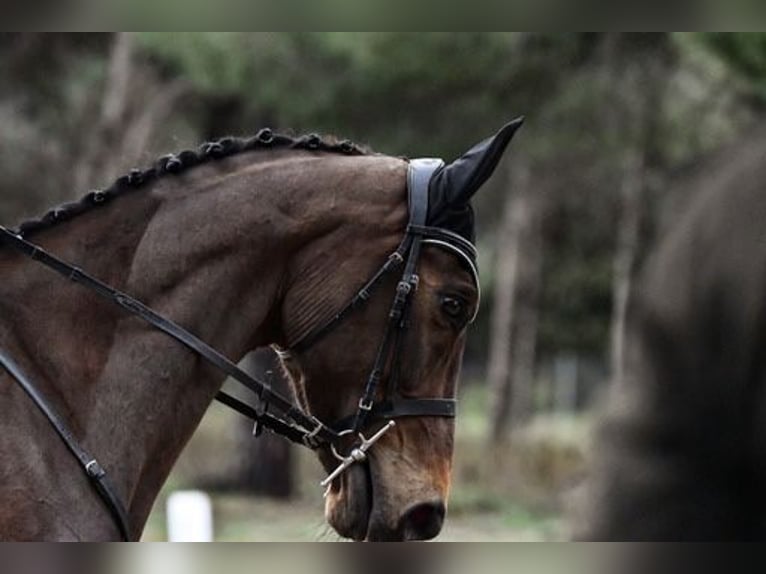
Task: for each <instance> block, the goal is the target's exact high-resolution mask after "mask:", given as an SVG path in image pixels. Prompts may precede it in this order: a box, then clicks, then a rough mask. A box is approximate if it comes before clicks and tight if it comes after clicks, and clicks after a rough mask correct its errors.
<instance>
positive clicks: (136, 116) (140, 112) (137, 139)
mask: <svg viewBox="0 0 766 574" xmlns="http://www.w3.org/2000/svg"><path fill="white" fill-rule="evenodd" d="M135 51H136V50H135V38H134V37H133V35H132V34H131V33H129V32H119V33H117V34H115V35H114V39H113V41H112V46H111V49H110V55H109V63H108V71H107V76H106V80H105V84H104V89H103V95H102V99H101V111H100V115H99V119H98V122H97V123H96V124H95V126H93V128H92V131H91V132H90V133H89V134H87V138H88V141H87V144H86V146H85V151H84V153H83V154H82V157H81V158H80V159H79V161H78V163H77V169H76V171H75V181H74V188H75V189H77V190H84V189H87V188H90V187H93V186H99V185H101V186H103V185H107V184H108V183H109V180H110V179H113V178H115V177H117V175H118V174H119V173H121V172H124V171H127V169H129V167H130V164H132V163H133V162H136V161H137V160H138V158H139V157H140V156H141V153H142V152H143V151H145V150H146V148H147V146H148V145H149V142H150V140H151V137H152V135H153V134H154V131H155V129H157V127H158V126H161V125H162V122H163V121H164V120H165V119H166V118H167V117H168V116H169V115H170V114H171V112H172V110H173V107H174V106H175V105H176V104H177V103H178V101H179V100H180V99H181V98H183V97H184V96H185V95H187V93H189V92H190V89H191V87H190V86H189V84H188V82H187V81H186V80H184V79H182V78H176V79H174V80H172V81H169V82H165V81H160V80H158V79H157V78H156V77H154V75H153V73H152V72H150V71H149V70H148V69H145V68H144V67H142V66H140V65H138V64H137V63H136V57H135Z"/></svg>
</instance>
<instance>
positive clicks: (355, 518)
mask: <svg viewBox="0 0 766 574" xmlns="http://www.w3.org/2000/svg"><path fill="white" fill-rule="evenodd" d="M340 481H341V485H340V489H339V490H335V489H333V490H331V491H330V494H329V495H328V497H327V502H326V506H325V514H326V516H327V522H328V523H329V524H330V526H332V527H333V528H334V529H335V531H336V532H337V533H338V534H340V535H341V536H342V537H344V538H350V539H351V540H354V541H356V542H362V541H364V540H365V539H366V538H367V531H368V528H369V522H370V516H371V514H372V500H373V499H372V496H373V492H372V479H371V476H370V466H369V464H368V463H366V462H365V463H362V464H355V465H353V466H352V467H351V468H349V469H348V470H347V471H346V473H345V474H344V475H343V476H342V477H341V479H340Z"/></svg>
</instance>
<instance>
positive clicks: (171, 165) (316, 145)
mask: <svg viewBox="0 0 766 574" xmlns="http://www.w3.org/2000/svg"><path fill="white" fill-rule="evenodd" d="M275 149H295V150H307V151H318V152H329V153H336V154H344V155H368V154H369V153H371V152H370V150H368V149H366V148H363V147H361V146H359V145H357V144H355V143H353V142H351V141H349V140H342V141H341V140H337V139H335V138H322V137H320V136H319V135H317V134H309V135H304V136H300V137H293V136H289V135H285V134H278V133H275V132H273V131H272V130H271V129H269V128H264V129H262V130H260V131H259V132H258V133H257V134H256V135H254V136H252V137H249V138H237V137H225V138H222V139H219V140H216V141H212V142H206V143H204V144H202V145H201V146H200V147H199V148H198V149H197V150H196V151H194V150H186V151H182V152H180V153H178V154H169V155H165V156H162V157H161V158H159V159H158V160H157V161H156V162H155V163H154V165H152V166H151V167H149V168H148V169H144V170H141V169H134V170H132V171H131V172H130V173H128V174H127V175H123V176H121V177H118V178H117V180H116V181H115V182H114V183H113V184H112V185H111V186H110V187H108V188H106V189H103V190H96V191H91V192H90V193H88V194H87V195H86V196H85V197H84V198H82V199H81V200H80V201H77V202H73V203H67V204H64V205H61V206H59V207H56V208H54V209H52V210H50V211H49V212H48V213H46V214H45V215H44V216H42V217H40V218H39V219H33V220H30V221H26V222H24V223H22V224H21V225H20V226H19V228H18V230H17V233H18V234H19V235H21V236H28V235H30V234H32V233H35V232H38V231H43V230H45V229H49V228H51V227H53V226H54V225H56V224H57V223H61V222H63V221H69V220H70V219H73V218H75V217H77V216H78V215H80V214H82V213H85V212H88V211H91V210H92V209H94V208H95V207H98V206H101V205H104V204H106V203H109V202H110V201H112V200H113V199H115V198H117V197H119V196H121V195H123V194H126V193H128V192H130V191H133V190H136V189H140V188H143V187H145V186H147V185H149V184H150V183H153V182H155V181H156V180H158V179H160V178H162V177H165V176H168V175H179V174H181V173H185V172H186V171H188V170H189V169H191V168H193V167H196V166H198V165H202V164H205V163H209V162H212V161H216V160H220V159H223V158H227V157H230V156H233V155H237V154H240V153H243V152H248V151H256V150H275Z"/></svg>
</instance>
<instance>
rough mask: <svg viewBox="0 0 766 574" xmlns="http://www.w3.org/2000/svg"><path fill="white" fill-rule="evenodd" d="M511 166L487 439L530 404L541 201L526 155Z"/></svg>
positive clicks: (503, 431)
mask: <svg viewBox="0 0 766 574" xmlns="http://www.w3.org/2000/svg"><path fill="white" fill-rule="evenodd" d="M509 170H510V175H509V180H510V186H511V189H512V190H513V191H512V193H511V195H509V197H508V199H507V201H506V205H505V210H504V215H503V221H502V223H501V227H500V230H499V233H498V242H497V245H498V247H497V261H496V271H495V272H496V278H495V288H494V289H495V300H494V307H493V312H492V324H491V342H490V354H489V367H488V378H489V386H490V393H491V399H490V404H491V413H490V436H489V438H490V440H491V441H498V440H503V439H504V438H505V437H506V435H507V433H508V430H509V428H510V427H511V426H512V425H513V426H517V425H521V424H523V423H524V422H525V421H526V420H528V418H529V416H530V415H531V412H532V409H533V403H534V400H533V399H534V378H535V377H534V371H535V355H536V344H537V326H538V298H539V291H540V274H541V269H542V265H541V257H542V221H541V210H542V201H541V197H540V195H539V194H536V193H535V192H534V191H533V190H532V189H530V185H529V179H530V167H529V164H528V163H527V161H526V160H525V159H524V158H520V157H517V158H516V161H515V162H513V165H512V167H510V168H509Z"/></svg>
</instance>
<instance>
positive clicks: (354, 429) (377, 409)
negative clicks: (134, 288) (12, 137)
mask: <svg viewBox="0 0 766 574" xmlns="http://www.w3.org/2000/svg"><path fill="white" fill-rule="evenodd" d="M443 165H444V163H443V162H442V161H441V160H435V159H417V160H411V161H410V164H409V168H408V176H407V189H408V198H409V224H408V226H407V230H406V232H405V235H404V238H403V239H402V241H401V243H400V244H399V247H398V248H397V249H396V251H395V252H394V253H392V254H391V255H390V256H389V257H388V259H387V261H386V262H385V263H384V264H383V266H382V267H381V268H380V269H379V270H378V271H377V272H376V273H375V274H374V275H373V276H372V278H371V279H369V280H368V281H367V283H366V284H365V285H364V286H363V287H362V288H361V289H360V290H359V291H358V292H357V294H356V295H355V296H354V297H353V298H352V299H351V301H349V302H348V304H346V306H344V307H343V308H342V309H341V310H340V311H339V312H337V313H336V314H335V315H334V316H333V317H332V318H330V319H329V320H328V321H327V322H325V323H323V324H321V325H320V326H318V327H317V328H315V329H314V330H312V331H310V332H309V333H308V334H307V335H306V336H304V337H303V338H302V339H300V340H299V341H297V342H296V343H294V344H293V345H292V347H291V349H289V350H287V351H283V353H288V354H289V352H290V351H303V350H306V349H308V348H309V347H311V346H312V345H314V344H315V343H317V342H318V341H319V340H320V339H322V338H323V337H324V336H325V335H327V334H328V333H329V332H331V331H332V330H333V329H334V328H335V327H337V326H338V325H339V324H340V323H341V322H342V321H343V320H344V319H345V318H346V317H347V316H348V315H349V314H350V313H352V312H353V311H354V310H356V309H359V308H360V307H362V306H363V305H365V304H366V303H367V301H369V300H370V298H371V296H372V293H373V291H374V290H375V288H376V287H377V286H378V285H379V284H380V283H381V282H382V280H383V279H384V278H385V277H387V276H388V275H389V274H390V273H392V272H393V271H394V270H395V269H398V268H400V267H401V266H402V265H404V269H403V272H402V276H401V279H400V281H399V283H398V284H397V288H396V295H395V296H394V300H393V303H392V305H391V310H390V313H389V320H388V324H387V328H386V332H385V336H384V338H383V341H382V343H381V345H380V347H379V349H378V353H377V355H376V359H375V363H374V365H373V368H372V371H371V372H370V375H369V377H368V379H367V382H366V385H365V388H364V393H363V395H362V397H361V399H360V400H359V404H358V408H357V411H356V413H355V414H353V415H352V416H349V417H346V418H344V419H342V420H341V421H338V422H336V423H335V424H332V425H326V424H324V423H323V422H322V421H320V420H319V419H317V418H316V417H315V416H313V415H311V414H310V413H307V412H304V411H303V410H301V409H300V408H299V407H298V406H296V405H295V404H294V403H293V402H292V401H291V400H290V399H288V398H287V397H284V396H283V395H281V394H280V393H278V392H276V391H274V390H273V389H272V388H271V386H270V385H269V384H268V383H266V382H264V381H262V380H259V379H258V378H256V377H253V376H252V375H250V374H248V373H247V372H245V371H244V370H242V369H241V368H240V367H238V366H237V365H236V364H235V363H234V362H232V361H231V360H230V359H228V358H227V357H225V356H224V355H222V354H221V353H220V352H218V351H216V350H215V349H213V348H212V347H211V346H209V345H208V344H206V343H205V342H204V341H202V340H201V339H199V338H198V337H196V336H195V335H193V334H192V333H190V332H189V331H187V330H186V329H184V328H183V327H181V326H180V325H178V324H176V323H175V322H173V321H171V320H170V319H168V318H166V317H163V316H162V315H160V314H158V313H157V312H155V311H153V310H152V309H151V308H149V307H147V306H146V305H144V304H143V303H141V302H140V301H138V300H136V299H134V298H133V297H131V296H129V295H127V294H126V293H123V292H121V291H119V290H117V289H114V288H113V287H111V286H109V285H107V284H105V283H103V282H102V281H100V280H98V279H96V278H94V277H92V276H91V275H89V274H87V273H86V272H84V271H83V270H82V269H80V268H79V267H76V266H73V265H70V264H69V263H66V262H64V261H62V260H61V259H59V258H57V257H56V256H54V255H52V254H50V253H48V252H47V251H45V250H44V249H42V248H41V247H39V246H37V245H35V244H34V243H31V242H29V241H27V240H26V239H24V237H23V236H22V235H20V234H17V233H14V232H13V231H11V230H9V229H6V228H5V227H3V226H0V244H4V245H7V246H9V247H12V248H13V249H15V250H17V251H18V252H20V253H22V254H23V255H25V256H27V257H29V258H30V259H32V260H34V261H37V262H38V263H40V264H41V265H44V266H46V267H48V268H49V269H51V270H52V271H55V272H56V273H58V274H59V275H62V276H63V277H65V278H67V279H69V280H70V281H72V282H74V283H77V284H79V285H81V286H83V287H85V288H87V289H89V290H91V291H93V292H95V293H96V294H98V295H99V296H101V297H102V298H104V299H106V300H108V301H111V302H112V303H114V304H116V305H118V306H119V307H121V308H122V309H123V310H124V311H126V312H127V313H129V314H131V315H134V316H136V317H138V318H140V319H142V320H143V321H145V322H146V323H148V324H150V325H151V326H153V327H154V328H156V329H158V330H160V331H162V332H163V333H165V334H166V335H168V336H170V337H172V338H173V339H175V340H176V341H178V342H179V343H181V344H183V345H184V346H186V347H187V348H189V349H190V350H192V351H193V352H195V353H196V354H198V355H199V356H200V357H202V358H203V359H205V360H206V361H207V362H208V363H210V364H212V365H213V366H215V367H216V368H217V369H218V370H220V371H222V372H223V373H225V374H226V375H227V376H228V377H230V378H231V379H233V380H234V381H236V382H238V383H240V384H241V385H243V386H244V387H246V388H247V389H249V390H250V391H251V392H252V393H254V394H255V396H256V398H257V403H258V404H257V406H255V407H254V406H251V405H249V404H247V403H245V402H243V401H240V400H239V399H237V398H235V397H233V396H231V395H229V394H226V393H224V392H219V393H218V394H217V396H216V399H217V400H218V401H219V402H221V403H222V404H224V405H226V406H228V407H230V408H232V409H233V410H235V411H237V412H239V413H240V414H242V415H244V416H246V417H248V418H250V419H251V420H253V421H255V428H254V434H255V435H256V436H258V435H260V434H261V433H262V431H263V429H267V430H269V431H271V432H273V433H275V434H278V435H280V436H283V437H284V438H286V439H288V440H290V441H291V442H294V443H296V444H299V445H301V446H305V447H307V448H310V449H312V450H317V449H321V448H330V449H331V452H332V453H333V454H334V455H335V456H336V457H337V458H338V460H339V461H340V465H339V467H338V468H337V469H336V470H335V471H334V472H333V473H332V474H331V475H330V476H329V477H328V478H327V479H325V480H324V481H323V482H322V485H323V486H328V487H329V485H330V484H331V483H332V481H333V480H334V479H335V478H337V477H338V476H340V475H341V474H342V473H343V472H345V470H346V469H348V468H349V467H350V466H352V465H353V464H355V463H357V462H361V461H363V460H365V459H366V452H367V451H368V450H369V449H370V448H371V447H372V446H373V445H374V444H375V442H377V440H379V439H380V438H381V437H382V436H383V435H384V434H385V432H387V431H388V430H389V429H391V428H392V427H393V426H394V425H395V422H394V419H397V418H403V417H445V418H454V417H455V415H456V403H457V401H456V399H454V398H416V399H409V398H407V399H405V398H402V397H401V396H399V395H398V393H397V390H398V389H397V387H398V380H399V371H398V370H397V371H396V372H394V373H393V374H392V375H391V376H389V381H388V385H387V388H386V389H384V390H383V391H384V392H383V393H382V394H383V397H384V400H383V401H380V402H376V397H377V396H378V395H379V394H381V393H380V390H381V389H380V387H381V381H382V379H383V375H384V371H385V369H386V366H387V365H388V364H389V362H391V363H392V364H393V365H394V366H395V367H396V366H398V365H397V363H398V357H399V353H400V351H401V345H402V342H403V333H404V332H405V331H406V328H407V314H408V310H409V303H410V302H411V299H412V296H413V294H414V293H415V291H416V289H417V287H418V275H417V265H418V261H419V259H420V253H421V249H422V247H423V245H424V244H433V245H436V246H438V247H440V248H442V249H446V250H448V251H450V252H451V253H453V254H455V255H457V256H458V257H459V258H460V259H461V261H463V262H464V263H465V265H466V267H467V268H468V269H469V270H470V271H471V273H472V275H473V278H474V281H475V283H476V286H477V288H478V286H479V279H478V273H477V271H476V249H475V247H474V246H473V245H472V244H471V243H470V242H468V241H467V240H465V239H464V238H463V237H461V236H459V235H457V234H455V233H452V232H451V231H448V230H446V229H442V228H435V227H428V226H427V225H426V219H427V215H428V197H429V194H428V190H429V184H430V181H431V178H432V177H433V175H434V174H435V173H436V172H437V171H438V170H439V169H441V168H442V167H443ZM0 366H2V367H3V368H4V369H5V370H6V371H7V372H8V373H9V374H10V375H11V376H12V377H13V378H14V379H15V380H16V381H17V382H18V383H19V385H20V386H21V387H22V389H23V390H24V392H25V393H26V394H27V395H28V396H29V397H30V399H31V400H32V401H33V402H34V403H35V405H36V406H37V407H38V408H39V409H40V411H41V412H42V413H43V414H44V415H45V416H46V418H47V419H48V420H49V421H50V423H51V425H52V426H53V427H54V429H55V431H56V432H57V434H58V435H59V436H60V437H61V439H62V440H63V441H64V443H65V445H66V446H67V448H68V449H69V451H70V452H71V453H72V454H73V455H74V456H75V458H77V460H78V461H79V463H80V465H81V467H82V469H83V471H84V472H85V474H86V476H87V477H88V479H89V480H90V481H91V483H92V485H93V486H94V488H95V490H96V492H97V493H98V494H99V496H100V497H101V499H102V500H103V502H104V504H105V505H106V507H107V509H108V510H109V512H110V514H111V516H112V518H113V520H114V521H115V523H116V525H117V526H118V529H119V531H120V534H121V535H122V537H123V539H125V540H132V539H133V537H132V530H131V528H130V524H129V519H128V513H127V511H126V509H125V505H124V504H123V503H122V501H121V499H120V497H119V496H118V495H117V493H116V491H115V489H114V487H113V485H112V483H111V482H110V480H109V478H108V476H107V474H106V471H105V470H104V469H103V467H101V465H100V464H99V463H98V461H97V460H96V459H95V458H94V457H93V456H91V455H90V454H89V453H88V452H86V451H85V450H84V449H83V448H82V447H81V446H80V445H79V443H78V442H77V440H76V439H75V438H74V435H73V434H72V433H71V431H70V430H69V429H68V427H67V425H66V423H65V422H64V421H63V419H62V418H61V417H60V416H59V415H58V414H57V413H56V411H55V409H53V408H52V407H51V405H50V403H49V402H48V401H47V400H46V398H45V397H44V396H43V395H42V394H41V393H40V392H39V391H38V390H37V388H36V387H35V385H34V384H33V383H32V382H31V381H30V380H29V378H28V377H27V376H26V375H25V374H24V372H23V371H22V369H21V368H20V367H19V365H18V364H17V363H16V362H15V361H13V359H12V358H10V357H9V356H8V355H7V354H6V353H5V352H4V351H3V350H2V349H0ZM379 421H384V422H386V424H385V426H383V427H382V428H380V429H378V432H377V433H376V434H375V435H373V436H372V437H371V438H369V439H367V438H365V437H364V435H362V434H361V433H362V430H364V429H366V428H367V427H368V426H369V425H370V424H372V423H373V422H379ZM354 434H355V435H358V438H359V444H357V446H356V447H355V448H353V449H352V450H351V451H350V452H349V454H347V455H342V454H339V453H338V450H337V448H338V447H339V445H340V443H341V441H343V440H344V437H346V436H348V435H354Z"/></svg>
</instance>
